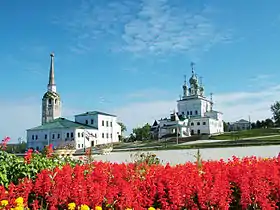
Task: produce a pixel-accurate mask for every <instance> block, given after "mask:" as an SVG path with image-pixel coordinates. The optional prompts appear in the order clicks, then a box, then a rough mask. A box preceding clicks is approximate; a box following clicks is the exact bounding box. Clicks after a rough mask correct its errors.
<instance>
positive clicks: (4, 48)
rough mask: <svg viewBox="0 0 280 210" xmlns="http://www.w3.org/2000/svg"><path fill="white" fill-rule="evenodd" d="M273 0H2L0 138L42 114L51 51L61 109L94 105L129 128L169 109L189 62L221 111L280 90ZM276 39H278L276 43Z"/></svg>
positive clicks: (265, 108)
mask: <svg viewBox="0 0 280 210" xmlns="http://www.w3.org/2000/svg"><path fill="white" fill-rule="evenodd" d="M279 8H280V1H278V0H270V1H263V0H246V1H243V0H235V1H224V0H215V1H206V0H205V1H203V0H84V1H78V0H60V1H54V0H48V1H36V0H30V1H28V2H26V1H19V0H3V1H1V2H0V26H1V33H0V46H1V50H0V63H1V67H0V73H1V83H0V99H1V103H0V116H1V118H2V119H1V123H0V138H1V137H2V136H3V137H4V136H10V137H11V138H12V141H14V142H16V141H17V139H18V138H19V137H22V138H23V139H25V138H26V133H25V130H26V129H28V128H31V127H34V126H37V125H39V124H40V122H41V99H42V96H43V94H44V92H46V90H47V83H48V73H49V66H50V56H49V55H50V53H51V52H54V54H55V80H56V84H57V91H58V93H59V94H60V95H61V98H62V104H63V106H62V112H63V116H64V117H66V118H69V119H73V115H75V114H79V113H82V112H86V111H92V110H99V111H104V112H108V113H112V114H116V115H117V116H118V119H119V121H122V122H123V123H124V124H125V125H126V126H127V128H128V130H129V131H130V130H131V129H132V128H134V127H138V126H142V125H144V124H145V123H153V121H154V120H155V119H159V118H161V117H165V116H169V114H170V112H171V111H172V110H174V109H175V108H176V100H178V98H179V95H180V94H182V84H183V80H184V75H186V76H187V78H189V77H190V76H191V67H190V63H191V62H194V63H195V70H196V73H197V74H198V75H199V76H201V77H202V82H203V85H204V86H205V91H206V96H209V95H210V93H213V100H214V102H215V104H214V108H215V109H216V110H218V111H221V112H223V113H224V119H225V120H226V121H236V120H239V119H241V118H243V119H248V117H249V116H250V117H251V119H252V120H258V119H265V118H270V117H271V116H272V115H271V112H270V105H271V104H273V103H274V102H275V101H277V100H280V83H279V80H280V79H279V78H280V59H279V55H280V43H279V37H280V10H279ZM277 43H278V44H277Z"/></svg>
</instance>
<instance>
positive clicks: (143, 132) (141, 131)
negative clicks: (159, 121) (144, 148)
mask: <svg viewBox="0 0 280 210" xmlns="http://www.w3.org/2000/svg"><path fill="white" fill-rule="evenodd" d="M132 133H133V136H134V137H135V140H136V141H145V140H151V139H152V134H151V125H149V124H148V123H147V124H145V125H144V126H143V127H139V128H134V129H133V130H132Z"/></svg>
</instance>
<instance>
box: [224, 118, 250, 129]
mask: <svg viewBox="0 0 280 210" xmlns="http://www.w3.org/2000/svg"><path fill="white" fill-rule="evenodd" d="M228 129H229V131H240V130H249V129H251V122H250V121H248V120H244V119H241V120H238V121H236V122H232V123H229V124H228Z"/></svg>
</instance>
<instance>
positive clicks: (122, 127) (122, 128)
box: [118, 122, 127, 133]
mask: <svg viewBox="0 0 280 210" xmlns="http://www.w3.org/2000/svg"><path fill="white" fill-rule="evenodd" d="M118 124H119V125H120V126H121V132H122V133H124V132H126V131H127V128H126V126H125V125H124V124H123V123H122V122H118Z"/></svg>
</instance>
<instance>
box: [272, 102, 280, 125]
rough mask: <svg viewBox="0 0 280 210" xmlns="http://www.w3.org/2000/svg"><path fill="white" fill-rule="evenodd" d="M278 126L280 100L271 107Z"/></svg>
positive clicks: (279, 122)
mask: <svg viewBox="0 0 280 210" xmlns="http://www.w3.org/2000/svg"><path fill="white" fill-rule="evenodd" d="M270 109H271V112H272V115H273V119H274V122H275V125H276V126H280V101H276V102H275V103H274V104H272V105H271V107H270Z"/></svg>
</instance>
